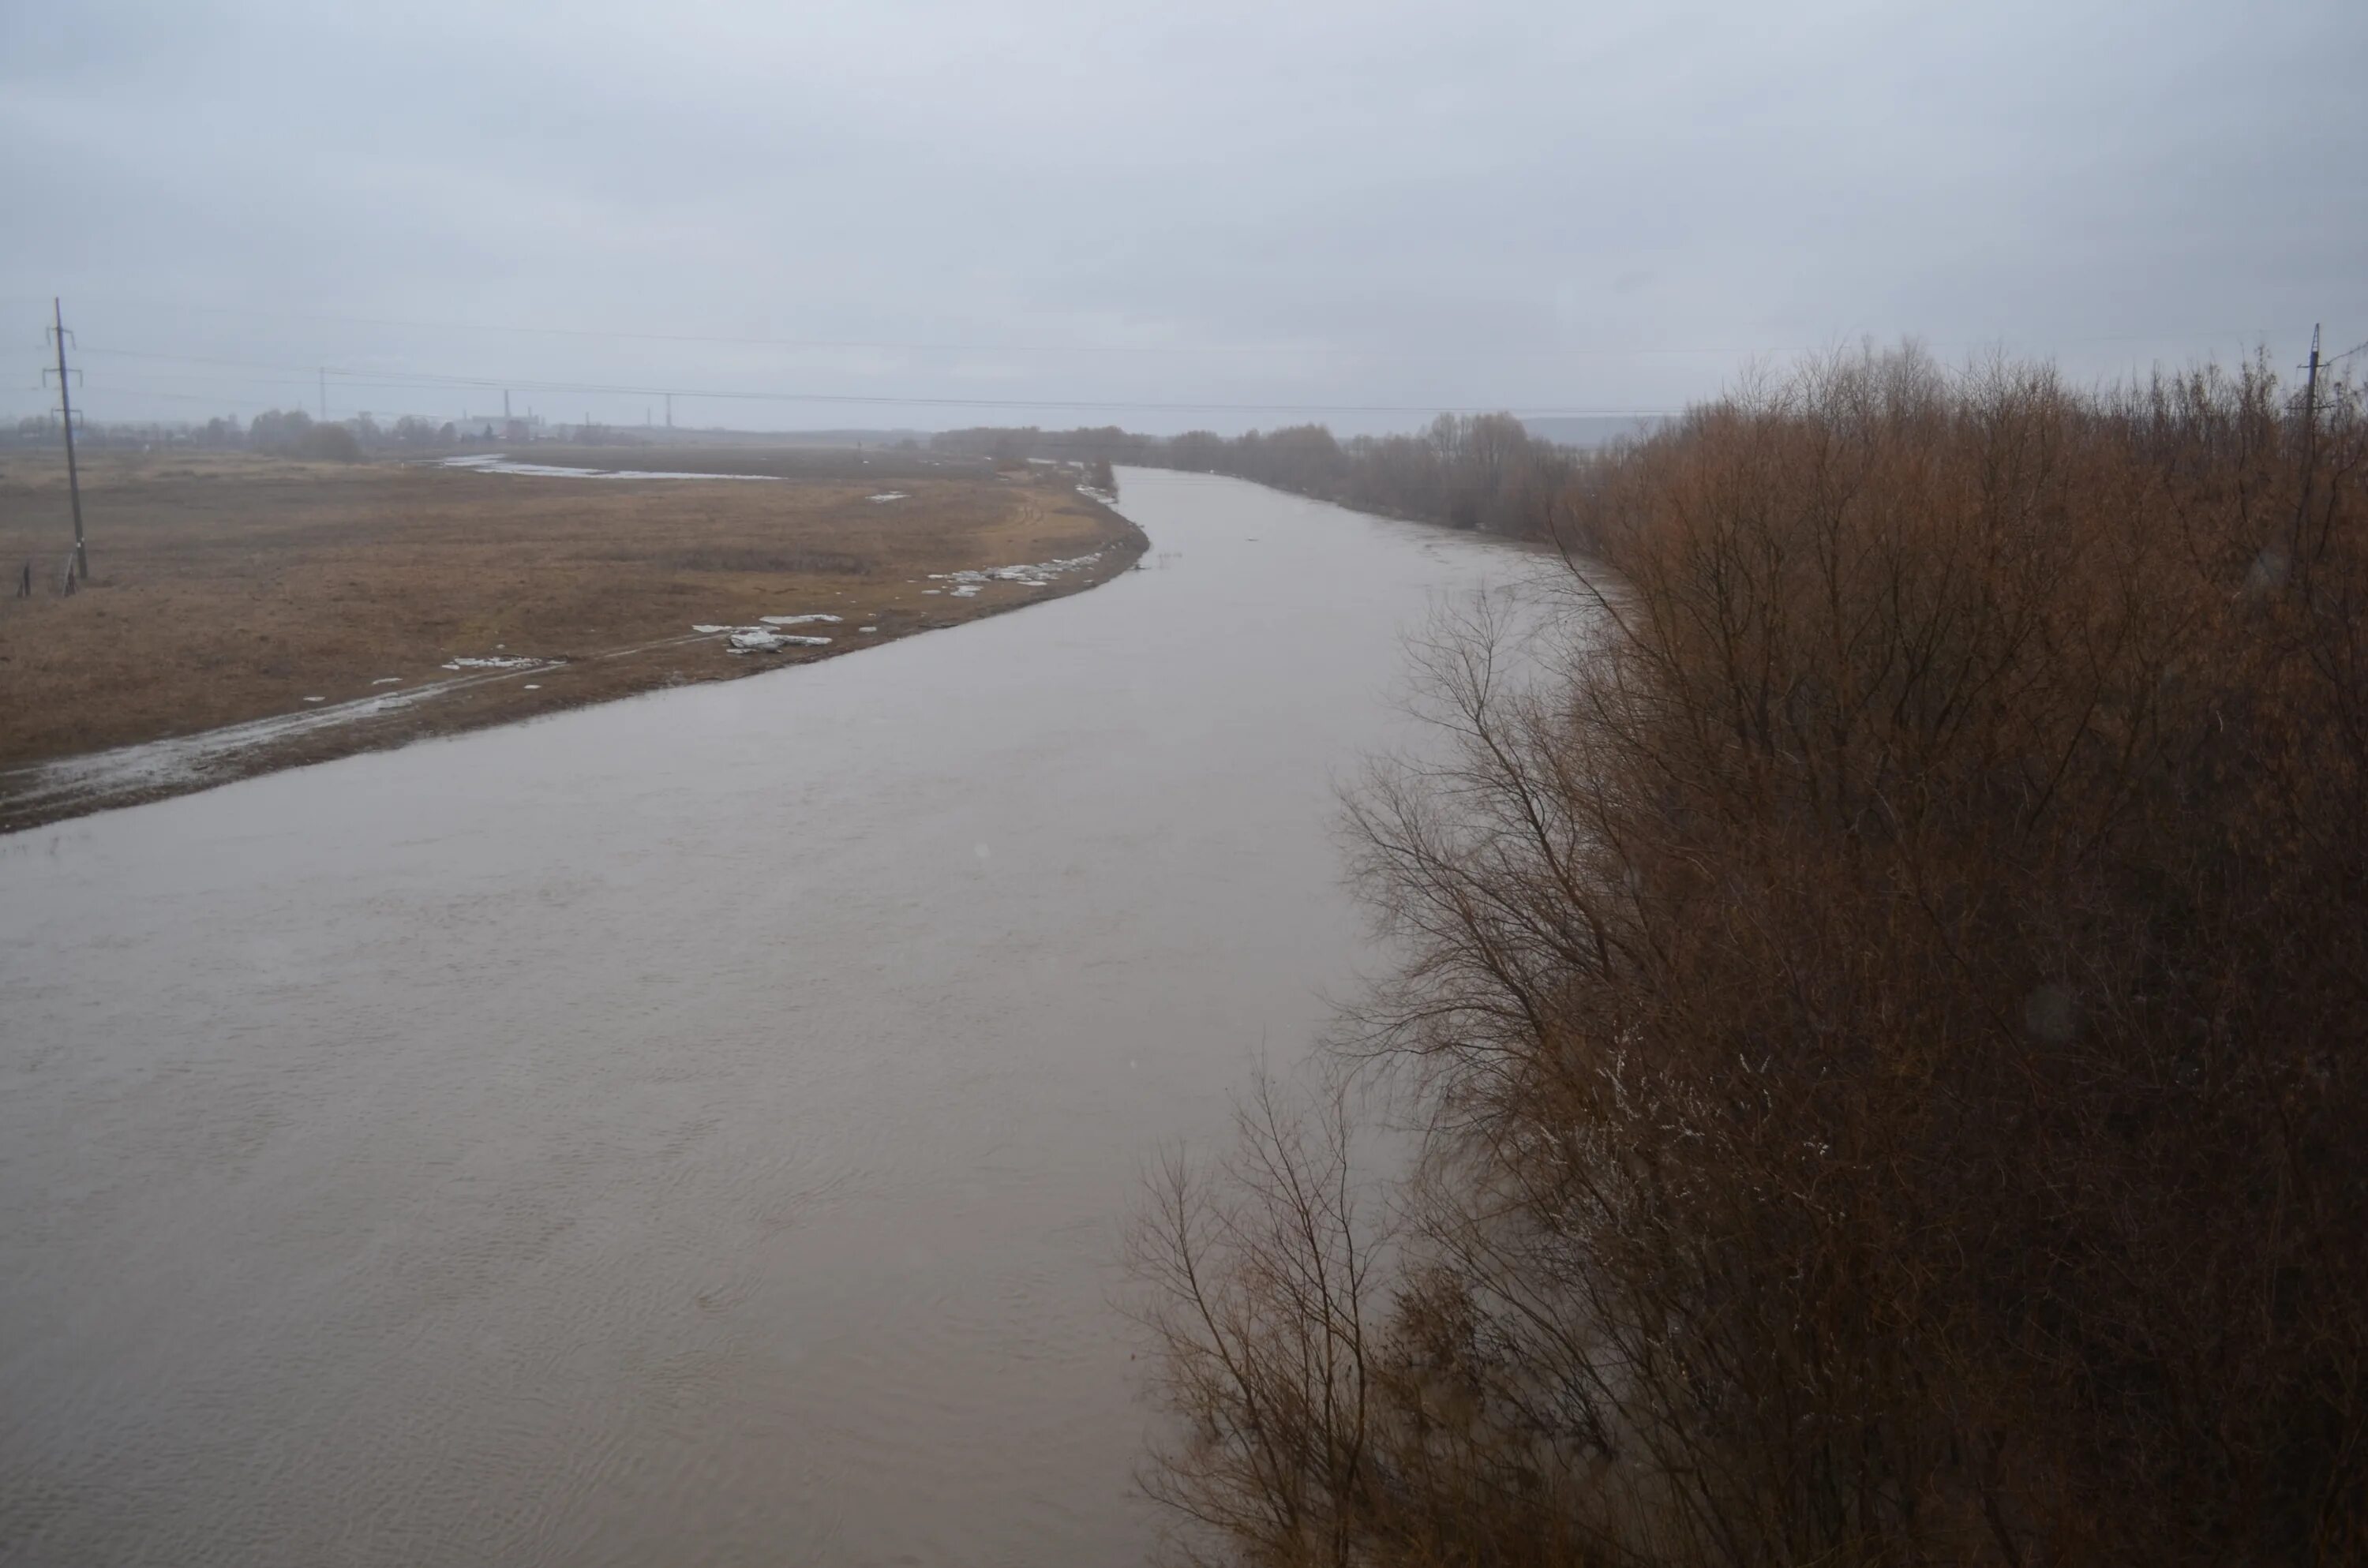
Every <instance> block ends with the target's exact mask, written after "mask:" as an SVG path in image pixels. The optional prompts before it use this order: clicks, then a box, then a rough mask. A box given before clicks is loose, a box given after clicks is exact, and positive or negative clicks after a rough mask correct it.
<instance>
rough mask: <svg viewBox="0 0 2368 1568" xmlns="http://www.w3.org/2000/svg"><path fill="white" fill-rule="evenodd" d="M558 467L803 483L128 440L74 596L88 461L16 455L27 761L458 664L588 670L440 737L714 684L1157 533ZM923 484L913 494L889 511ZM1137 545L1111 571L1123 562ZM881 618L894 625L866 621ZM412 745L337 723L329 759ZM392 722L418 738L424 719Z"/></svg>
mask: <svg viewBox="0 0 2368 1568" xmlns="http://www.w3.org/2000/svg"><path fill="white" fill-rule="evenodd" d="M531 455H532V457H533V458H534V460H538V461H557V462H562V463H565V462H571V461H574V462H578V463H583V464H586V465H601V466H609V467H655V468H666V467H677V466H679V467H686V468H698V469H700V470H705V471H711V472H713V471H722V472H788V473H791V474H795V475H797V476H798V477H796V478H794V479H792V480H791V481H790V482H788V483H700V482H695V481H664V482H660V481H651V482H608V481H586V480H575V479H560V478H531V477H519V476H511V475H487V474H475V473H468V472H452V471H447V470H441V469H436V468H431V467H410V466H403V465H399V464H393V463H377V464H357V465H336V464H315V463H304V462H297V461H290V460H275V459H266V458H253V457H245V456H214V455H185V454H174V455H171V456H167V457H149V456H143V455H140V454H124V453H102V454H100V455H99V456H98V457H97V458H96V459H95V460H93V461H91V462H90V463H88V464H87V465H86V470H85V478H84V511H85V517H86V519H87V527H88V529H89V537H90V541H91V544H90V549H91V559H92V562H93V568H94V575H95V582H94V583H93V585H91V586H90V587H89V588H87V589H85V591H83V592H81V593H78V594H75V595H74V596H73V597H60V595H59V593H58V575H59V573H58V568H59V566H60V563H61V562H63V556H64V553H65V547H66V544H67V542H68V540H70V537H71V535H70V530H69V528H68V524H67V520H66V506H65V499H66V498H65V494H64V487H63V472H61V465H60V464H59V463H58V462H57V461H56V460H55V459H54V458H52V457H51V456H48V455H46V454H36V455H11V456H10V457H9V458H8V459H7V460H6V465H5V472H0V562H6V563H7V565H8V567H9V575H10V576H11V578H12V579H13V577H14V575H15V568H16V566H17V563H19V562H22V561H23V560H25V559H26V558H27V557H28V556H29V557H32V558H33V559H34V562H35V576H36V583H37V593H36V597H34V598H32V599H31V600H19V599H16V598H13V597H12V598H0V767H11V766H17V765H21V764H25V763H29V762H34V761H39V760H41V759H44V758H49V757H55V756H66V755H70V754H74V753H81V752H88V751H94V750H98V749H102V748H105V747H109V746H115V745H120V744H126V743H130V742H136V741H142V740H149V739H153V738H156V737H159V736H165V735H173V734H184V733H192V732H195V731H199V730H204V729H209V728H212V727H214V726H217V725H222V724H226V723H232V722H238V721H242V720H247V719H254V718H259V717H263V716H266V715H269V714H275V713H282V712H288V711H291V710H297V709H298V708H300V707H301V706H302V704H303V699H305V698H307V697H319V698H323V699H326V700H327V701H331V702H335V701H337V700H339V699H346V698H352V697H358V696H364V695H368V694H370V692H372V691H373V690H381V689H384V688H382V687H373V686H372V685H371V682H372V681H373V680H375V679H377V678H378V677H381V676H400V677H402V678H403V680H404V682H406V683H416V682H419V681H423V680H427V679H433V678H437V677H438V676H440V675H441V674H442V673H443V672H441V671H440V670H439V669H438V665H441V664H442V663H443V661H444V660H446V659H447V658H449V657H451V656H454V655H484V654H490V653H495V652H496V651H499V652H502V653H508V654H520V655H529V656H534V657H540V658H552V659H564V660H569V661H573V663H571V664H570V665H568V666H567V667H565V668H563V669H560V670H555V671H551V672H546V673H545V674H543V675H541V676H533V677H529V679H532V680H534V681H535V683H536V684H538V685H539V686H540V687H541V690H540V691H537V692H527V691H525V690H523V689H522V688H523V686H524V684H525V682H524V681H510V682H497V683H494V684H492V685H489V686H487V687H480V688H478V689H476V690H474V691H472V692H471V693H469V694H468V697H467V699H466V700H465V701H461V702H455V703H450V704H440V703H439V704H424V705H422V706H421V708H420V709H419V710H417V716H416V719H415V720H414V721H413V725H414V729H412V730H406V731H405V732H404V733H416V727H417V726H425V727H427V728H453V727H461V726H464V725H476V724H482V723H488V722H498V721H501V720H504V719H508V718H513V717H517V716H519V715H521V714H524V713H527V712H531V711H537V710H544V709H549V708H553V707H562V706H566V705H570V704H573V703H577V702H582V701H587V700H594V699H602V698H607V697H611V696H616V695H620V694H621V693H624V692H628V691H633V690H639V689H644V688H647V687H652V686H656V685H661V684H668V683H673V682H679V681H687V680H694V681H695V680H714V679H727V678H731V677H734V676H744V675H749V674H753V673H756V672H757V671H758V670H761V669H765V668H768V667H771V666H772V665H774V664H777V663H780V662H785V661H789V662H794V661H798V660H802V659H805V658H811V657H816V656H827V655H828V654H832V653H840V652H845V651H850V650H852V649H854V648H857V647H860V646H868V645H870V644H871V643H872V642H884V641H888V640H890V639H893V638H894V637H897V636H900V635H904V634H906V633H909V632H912V631H920V630H925V629H927V628H930V627H935V626H944V625H949V624H952V623H953V622H956V621H959V620H963V619H972V618H974V617H976V616H980V615H986V614H992V613H994V612H996V610H999V609H1003V608H1010V607H1012V606H1013V605H1015V604H1019V603H1023V602H1027V601H1028V600H1030V599H1033V598H1041V597H1049V595H1050V594H1052V593H1057V592H1060V591H1064V589H1065V588H1067V587H1070V586H1073V585H1083V583H1084V581H1086V580H1087V579H1084V578H1079V579H1071V580H1068V581H1066V582H1064V584H1063V585H1062V586H1061V587H1060V588H1055V589H1052V590H1034V591H1030V590H1025V589H1020V588H1016V587H1011V586H1007V585H994V586H990V587H988V588H987V589H986V590H985V592H984V593H983V594H981V595H980V596H978V597H975V598H972V599H958V598H953V597H949V596H944V595H937V596H932V595H929V594H927V593H926V592H925V591H924V590H925V589H927V588H929V587H933V586H938V585H935V584H931V583H929V582H928V581H927V579H928V574H931V573H933V572H949V571H955V570H961V569H966V568H973V567H981V566H999V565H1008V564H1011V563H1014V562H1034V561H1043V560H1047V559H1052V558H1055V557H1066V556H1075V555H1079V554H1084V553H1086V552H1087V551H1093V550H1097V549H1100V548H1103V547H1105V546H1110V545H1113V544H1122V543H1124V542H1125V541H1127V540H1130V539H1139V536H1136V535H1134V534H1133V530H1132V528H1129V527H1128V526H1127V525H1125V524H1124V523H1123V522H1122V521H1121V519H1119V518H1117V517H1115V515H1113V514H1111V513H1110V512H1109V511H1107V510H1106V509H1104V508H1102V507H1099V506H1095V505H1094V504H1092V503H1090V502H1088V501H1087V500H1085V499H1084V498H1082V497H1079V496H1077V495H1076V494H1074V492H1071V491H1068V490H1066V489H1064V488H1057V487H1054V486H1052V485H1049V484H1048V485H1044V486H1042V487H1039V486H1032V485H1018V484H1013V483H1009V482H1005V481H996V480H994V479H992V478H989V477H985V476H984V475H983V474H979V473H976V472H959V471H948V470H939V469H931V468H924V467H921V466H919V465H917V464H909V463H908V464H906V465H905V470H904V471H901V472H900V471H899V470H898V469H897V468H896V467H895V466H894V464H893V462H892V461H891V460H887V459H885V458H883V459H882V460H880V461H879V462H878V463H877V464H876V465H873V466H859V465H857V464H855V463H853V462H852V461H849V460H836V461H834V462H830V463H823V462H819V461H817V460H814V459H813V458H811V457H810V456H809V457H801V456H800V455H797V454H780V453H768V452H761V451H759V452H739V453H735V452H729V451H726V452H712V451H700V452H698V453H696V454H695V455H692V456H684V455H679V454H666V453H654V452H649V451H628V452H621V453H620V452H619V451H616V450H598V451H587V452H572V453H571V452H564V451H563V452H556V453H553V452H550V451H549V450H548V449H533V451H532V454H531ZM886 489H896V490H903V491H906V492H909V493H910V494H911V496H912V498H911V499H910V500H906V501H900V502H895V503H892V504H886V505H875V504H873V503H871V502H870V501H868V500H866V499H865V497H866V496H867V495H869V494H872V493H874V492H876V491H881V490H886ZM1128 558H1130V552H1129V551H1128V550H1125V549H1121V550H1118V551H1112V553H1111V554H1110V556H1109V557H1108V558H1107V559H1106V560H1105V562H1103V563H1102V564H1103V568H1104V569H1105V572H1106V571H1108V570H1116V569H1118V568H1120V567H1121V566H1122V565H1123V564H1124V563H1125V561H1126V559H1128ZM806 611H828V612H830V613H832V614H836V615H839V616H842V617H844V618H845V619H844V622H843V624H842V625H840V626H838V627H832V628H821V629H820V630H822V631H826V632H827V633H829V634H830V635H832V636H833V637H834V638H835V639H836V641H835V642H834V643H833V645H832V646H831V648H830V649H828V650H826V651H825V650H814V651H800V652H798V653H788V654H781V655H768V656H759V657H734V656H732V655H729V654H727V653H725V652H724V651H723V647H722V646H721V645H720V644H719V643H715V642H699V643H693V644H691V645H689V646H683V647H675V648H668V649H665V650H660V651H657V652H655V653H652V654H650V655H647V656H642V657H634V658H606V659H598V660H594V659H593V658H592V657H591V656H592V655H595V654H600V653H608V652H610V651H613V650H618V649H622V648H627V647H632V646H634V645H637V644H641V643H646V642H653V641H656V640H660V639H669V638H676V637H680V636H683V635H685V634H687V633H689V630H690V628H691V626H692V625H693V624H694V623H724V624H746V623H749V622H751V621H753V620H754V619H756V618H757V617H758V616H761V615H768V614H795V613H803V612H806ZM858 625H877V626H878V627H879V628H880V631H879V632H878V633H877V634H874V635H871V636H863V635H860V634H858V633H856V631H855V630H854V629H855V628H856V627H857V626H858ZM388 738H390V737H388V736H385V735H379V736H377V737H375V738H370V739H362V738H359V737H356V738H351V739H350V740H348V741H347V742H345V743H338V742H329V741H315V742H314V743H313V744H310V745H308V746H307V747H306V748H305V749H304V751H303V754H302V759H304V760H310V759H313V758H314V757H317V756H321V755H324V749H323V748H324V745H325V746H326V747H327V748H328V749H329V750H335V749H338V747H339V746H340V745H341V744H342V746H343V749H353V747H354V746H355V745H358V744H385V741H386V739H388ZM393 738H400V736H399V735H397V736H395V737H393Z"/></svg>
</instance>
